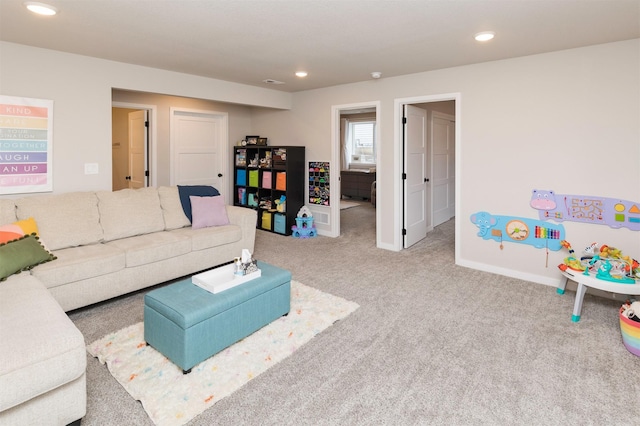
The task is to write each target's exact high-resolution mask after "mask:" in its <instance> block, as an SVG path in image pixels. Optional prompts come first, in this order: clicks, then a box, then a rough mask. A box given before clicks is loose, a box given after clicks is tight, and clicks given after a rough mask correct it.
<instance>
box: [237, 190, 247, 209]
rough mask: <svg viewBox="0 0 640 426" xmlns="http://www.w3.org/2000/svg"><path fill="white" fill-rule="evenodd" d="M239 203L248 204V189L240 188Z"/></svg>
mask: <svg viewBox="0 0 640 426" xmlns="http://www.w3.org/2000/svg"><path fill="white" fill-rule="evenodd" d="M238 203H239V204H242V205H244V204H247V189H246V188H238Z"/></svg>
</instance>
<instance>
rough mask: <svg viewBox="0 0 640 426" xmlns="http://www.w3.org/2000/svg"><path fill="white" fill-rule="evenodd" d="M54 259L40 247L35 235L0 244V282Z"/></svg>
mask: <svg viewBox="0 0 640 426" xmlns="http://www.w3.org/2000/svg"><path fill="white" fill-rule="evenodd" d="M54 259H55V256H54V255H53V254H51V253H49V252H48V251H47V250H45V248H44V247H42V244H40V241H38V237H36V236H35V235H26V236H24V237H21V238H19V239H17V240H13V241H9V242H7V243H5V244H0V281H2V280H4V279H6V278H7V277H8V276H10V275H13V274H15V273H17V272H21V271H28V270H29V269H31V268H33V267H34V266H37V265H39V264H41V263H45V262H50V261H52V260H54Z"/></svg>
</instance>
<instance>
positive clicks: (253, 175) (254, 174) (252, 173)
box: [249, 170, 258, 188]
mask: <svg viewBox="0 0 640 426" xmlns="http://www.w3.org/2000/svg"><path fill="white" fill-rule="evenodd" d="M249 186H253V187H255V188H257V187H258V171H257V170H249Z"/></svg>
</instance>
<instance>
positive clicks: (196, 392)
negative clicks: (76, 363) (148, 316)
mask: <svg viewBox="0 0 640 426" xmlns="http://www.w3.org/2000/svg"><path fill="white" fill-rule="evenodd" d="M357 308H358V305H357V304H356V303H353V302H349V301H347V300H344V299H342V298H340V297H336V296H333V295H331V294H327V293H323V292H321V291H319V290H316V289H314V288H311V287H308V286H305V285H303V284H300V283H298V282H296V281H291V311H290V313H289V315H288V316H286V317H280V318H279V319H277V320H276V321H274V322H272V323H271V324H269V325H267V326H265V327H264V328H262V329H260V330H258V331H257V332H255V333H254V334H252V335H251V336H249V337H247V338H245V339H243V340H241V341H240V342H238V343H236V344H235V345H233V346H231V347H229V348H227V349H225V350H223V351H222V352H219V353H218V354H216V355H215V356H213V357H211V358H209V359H208V360H206V361H203V362H202V363H200V364H198V365H197V366H195V367H193V370H192V371H191V373H189V374H186V375H184V374H182V370H181V369H180V368H179V367H177V366H175V365H174V364H173V363H171V361H169V360H168V359H167V358H165V357H164V356H163V355H162V354H160V353H159V352H157V351H156V350H155V349H153V348H152V347H150V346H146V344H145V342H144V338H143V336H144V326H143V323H138V324H134V325H132V326H130V327H127V328H125V329H122V330H120V331H117V332H115V333H112V334H109V335H107V336H105V337H103V338H102V339H100V340H97V341H95V342H93V343H92V344H90V345H88V346H87V351H88V352H89V353H90V354H91V355H93V356H95V357H97V358H98V359H99V360H100V362H101V363H103V364H104V363H106V364H107V366H108V368H109V371H110V372H111V374H112V375H113V376H114V377H115V378H116V380H118V382H119V383H120V384H121V385H122V386H123V387H124V388H125V389H126V390H127V392H129V394H130V395H131V396H132V397H133V398H135V399H136V400H139V401H140V402H142V405H143V407H144V409H145V410H146V412H147V414H148V415H149V417H150V418H151V420H152V421H153V422H154V423H155V424H156V425H182V424H185V423H187V422H188V421H189V420H191V419H193V418H194V417H195V416H197V415H198V414H200V413H202V412H203V411H204V410H206V409H207V408H210V407H212V406H213V405H214V404H215V403H216V402H218V401H220V400H221V399H222V398H224V397H225V396H227V395H230V394H231V393H233V392H234V391H235V390H237V389H239V388H240V387H242V386H243V385H244V384H246V383H247V382H248V381H250V380H251V379H253V378H254V377H256V376H258V375H259V374H261V373H263V372H264V371H266V370H267V369H268V368H269V367H271V366H273V365H275V364H277V363H278V362H280V361H282V360H283V359H285V358H287V357H288V356H289V355H291V354H292V353H293V352H295V351H296V349H298V348H299V347H301V346H302V345H304V344H305V343H306V342H308V341H309V340H311V339H312V338H313V337H314V336H315V335H317V334H318V333H320V332H321V331H322V330H324V329H326V328H327V327H329V326H331V325H332V324H333V323H335V322H336V321H338V320H341V319H343V318H345V317H346V316H348V315H349V314H350V313H352V312H353V311H355V310H356V309H357Z"/></svg>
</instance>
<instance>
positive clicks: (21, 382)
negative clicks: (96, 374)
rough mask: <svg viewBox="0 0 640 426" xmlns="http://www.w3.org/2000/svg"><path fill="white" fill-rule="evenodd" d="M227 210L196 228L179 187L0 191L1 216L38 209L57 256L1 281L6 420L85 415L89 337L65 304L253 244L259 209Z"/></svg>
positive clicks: (121, 290)
mask: <svg viewBox="0 0 640 426" xmlns="http://www.w3.org/2000/svg"><path fill="white" fill-rule="evenodd" d="M224 210H225V211H226V214H227V216H228V219H229V224H227V225H223V226H214V227H205V228H199V229H194V228H193V227H192V226H191V222H190V220H189V219H188V217H187V216H186V215H185V213H184V211H183V208H182V204H181V202H180V197H179V194H178V188H177V187H159V188H143V189H138V190H129V189H126V190H122V191H116V192H110V191H98V192H76V193H68V194H58V195H36V196H30V197H23V198H19V199H11V200H10V199H0V225H2V224H6V223H11V222H13V221H18V220H24V219H29V218H34V219H35V222H36V224H37V227H38V232H39V236H40V241H41V242H42V244H43V245H44V246H45V247H46V248H47V249H48V250H49V251H50V252H51V253H53V254H54V255H55V256H56V257H57V259H55V260H53V261H49V262H46V263H42V264H40V265H38V266H35V267H34V268H33V269H31V270H30V271H26V272H22V273H19V274H16V275H12V276H10V277H9V278H8V279H7V280H6V281H4V282H0V342H2V343H1V345H0V424H39V423H42V422H43V421H44V422H45V423H52V424H66V423H70V422H73V421H75V420H77V419H80V418H81V417H83V416H84V414H85V410H86V382H85V367H86V354H85V342H84V339H83V337H82V335H81V334H80V332H79V331H78V330H77V329H76V327H75V326H74V325H73V323H72V322H71V320H69V318H68V317H67V316H66V315H65V314H64V312H65V311H70V310H73V309H77V308H81V307H83V306H87V305H90V304H93V303H96V302H100V301H104V300H107V299H110V298H113V297H115V296H119V295H123V294H126V293H129V292H132V291H136V290H140V289H143V288H146V287H149V286H152V285H155V284H159V283H162V282H165V281H168V280H171V279H174V278H179V277H182V276H185V275H189V274H192V273H195V272H198V271H201V270H203V269H207V268H211V267H214V266H217V265H220V264H222V263H226V262H228V261H231V260H232V259H233V257H234V256H238V255H239V254H240V252H241V251H242V249H245V248H246V249H249V250H250V251H251V252H253V249H254V243H255V232H256V212H255V211H253V210H250V209H243V208H240V207H234V206H225V208H224ZM63 401H64V402H63Z"/></svg>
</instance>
